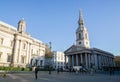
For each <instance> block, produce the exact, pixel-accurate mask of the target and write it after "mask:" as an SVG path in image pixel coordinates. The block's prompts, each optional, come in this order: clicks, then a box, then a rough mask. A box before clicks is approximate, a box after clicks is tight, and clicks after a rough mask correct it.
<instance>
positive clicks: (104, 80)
mask: <svg viewBox="0 0 120 82" xmlns="http://www.w3.org/2000/svg"><path fill="white" fill-rule="evenodd" d="M0 82H120V74H115V75H111V76H110V75H109V74H106V73H99V74H98V73H96V74H94V75H90V74H85V73H78V74H76V73H69V72H60V73H59V74H57V73H56V72H55V71H54V72H52V73H51V75H49V74H48V72H47V71H46V72H44V71H39V73H38V79H37V80H35V77H34V72H22V73H12V74H7V77H6V78H3V77H2V74H0Z"/></svg>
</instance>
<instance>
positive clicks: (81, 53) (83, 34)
mask: <svg viewBox="0 0 120 82" xmlns="http://www.w3.org/2000/svg"><path fill="white" fill-rule="evenodd" d="M64 53H65V59H66V58H68V62H66V61H65V62H66V67H68V68H70V67H73V66H82V67H84V68H86V69H89V68H91V67H94V68H95V69H102V67H104V66H114V55H113V54H112V53H110V52H107V51H104V50H101V49H98V48H90V41H89V37H88V31H87V28H86V27H85V23H84V19H83V16H82V12H81V11H80V13H79V20H78V28H77V30H76V44H74V45H72V46H71V47H70V48H68V49H67V50H65V52H64Z"/></svg>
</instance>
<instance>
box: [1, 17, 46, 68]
mask: <svg viewBox="0 0 120 82" xmlns="http://www.w3.org/2000/svg"><path fill="white" fill-rule="evenodd" d="M45 47H46V44H44V43H43V42H42V41H40V40H37V39H35V38H33V37H31V35H30V34H28V33H27V32H26V22H25V21H24V19H22V20H20V21H19V22H18V27H17V29H16V27H13V26H11V25H9V24H7V23H5V22H2V21H0V66H13V67H27V66H29V67H30V66H31V67H32V66H44V60H45Z"/></svg>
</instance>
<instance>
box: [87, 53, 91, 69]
mask: <svg viewBox="0 0 120 82" xmlns="http://www.w3.org/2000/svg"><path fill="white" fill-rule="evenodd" d="M90 65H91V61H90V54H88V68H90Z"/></svg>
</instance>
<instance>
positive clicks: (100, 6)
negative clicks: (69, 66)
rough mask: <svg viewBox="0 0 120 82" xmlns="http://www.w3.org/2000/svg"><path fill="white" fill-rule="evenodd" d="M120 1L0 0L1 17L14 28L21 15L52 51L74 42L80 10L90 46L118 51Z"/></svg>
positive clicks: (31, 31)
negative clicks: (50, 45) (48, 44)
mask: <svg viewBox="0 0 120 82" xmlns="http://www.w3.org/2000/svg"><path fill="white" fill-rule="evenodd" d="M119 4H120V0H0V20H1V21H3V22H6V23H8V24H10V25H13V26H15V27H16V28H17V23H18V21H19V20H20V19H22V18H24V19H25V21H26V23H27V32H28V33H29V34H31V36H33V37H34V38H37V39H39V40H41V41H43V42H44V43H49V42H52V50H58V51H64V50H66V49H67V48H69V47H70V46H71V45H72V44H74V43H75V39H76V36H75V31H76V29H77V28H78V23H77V22H78V17H79V10H80V9H82V13H83V18H84V21H85V25H86V28H87V29H88V32H89V39H90V45H91V47H96V48H99V49H102V50H105V51H109V52H111V53H113V54H114V55H119V54H120V45H119V44H120V5H119Z"/></svg>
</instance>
